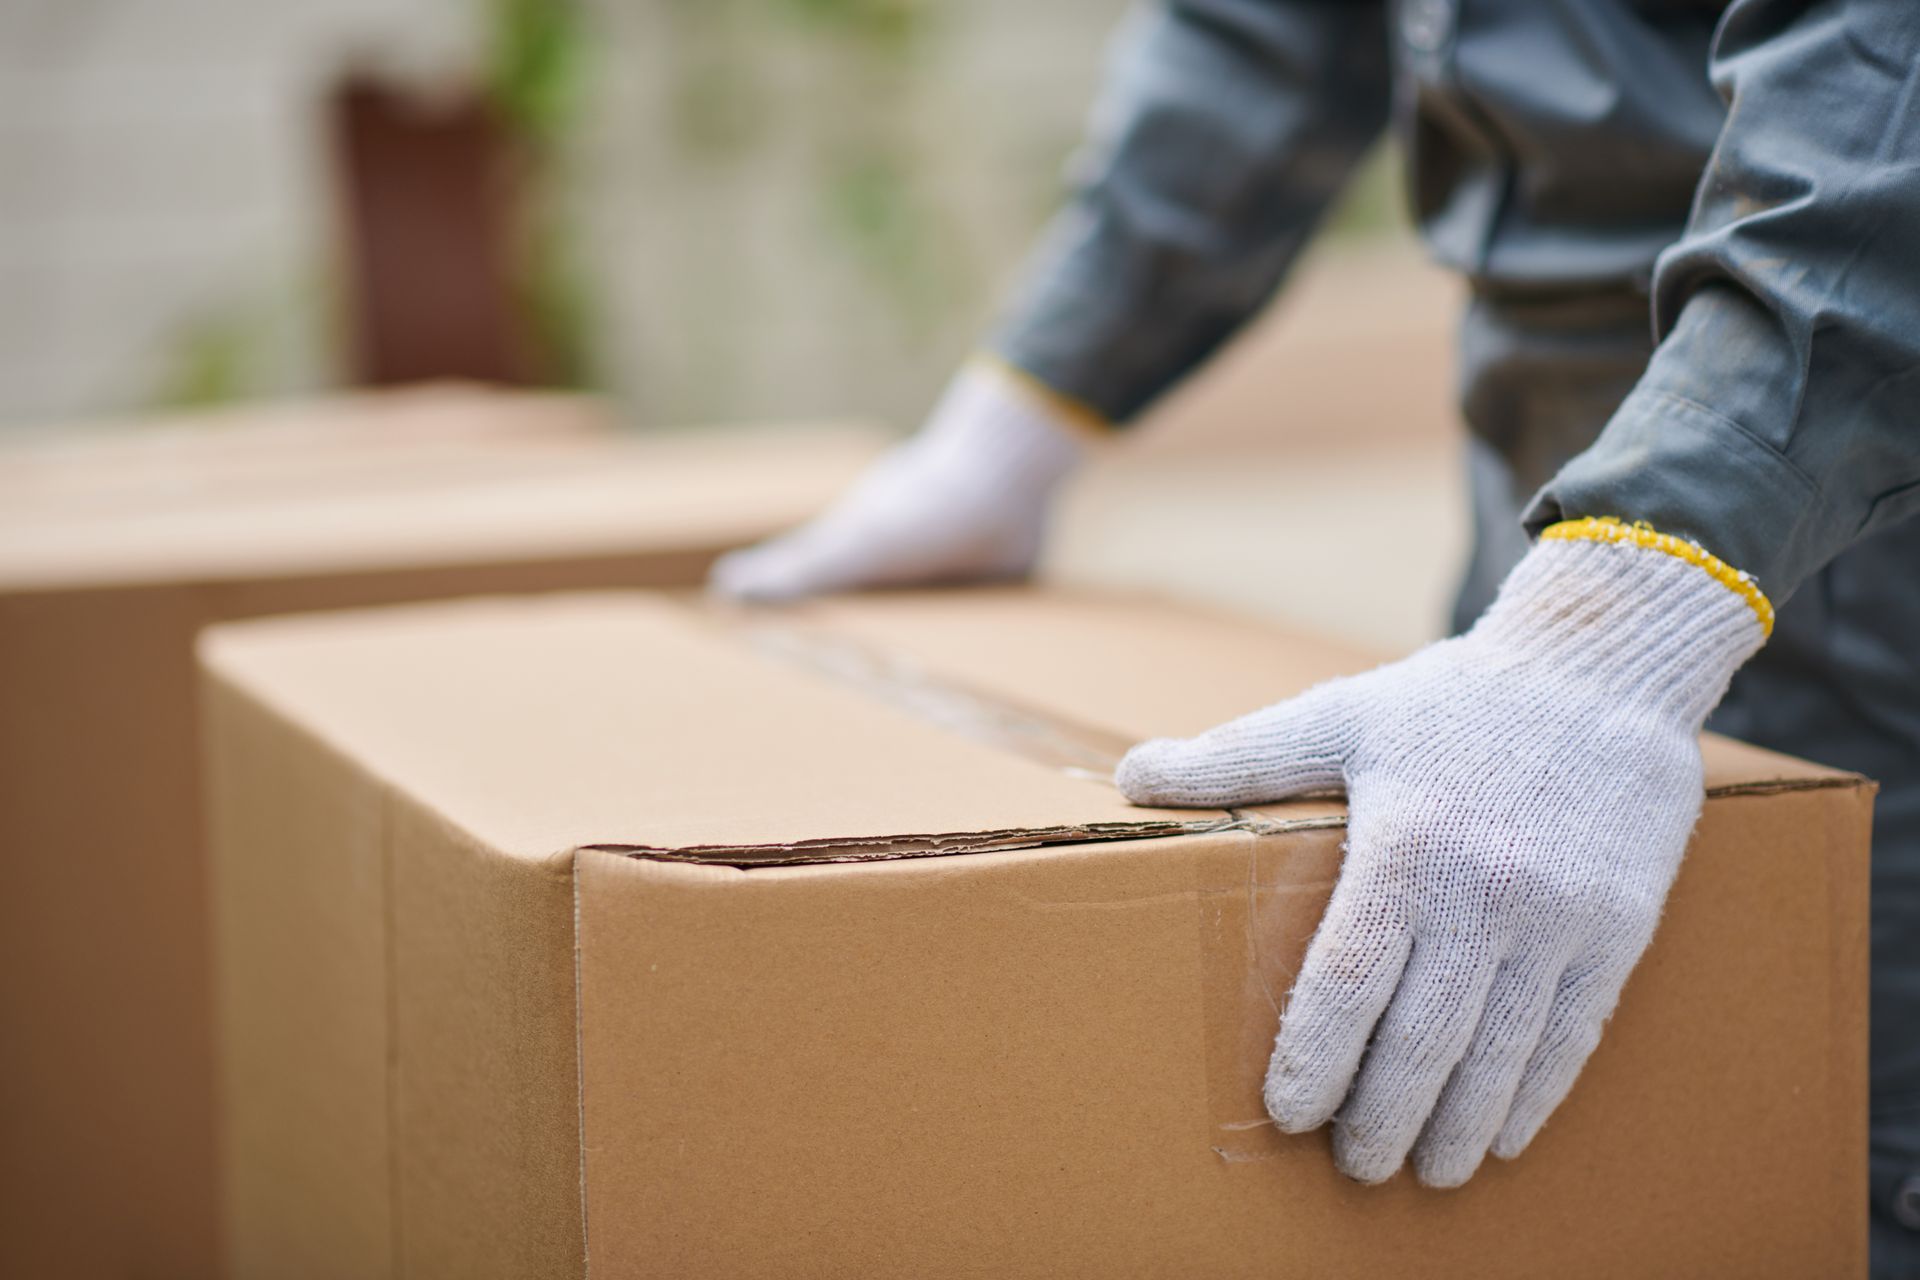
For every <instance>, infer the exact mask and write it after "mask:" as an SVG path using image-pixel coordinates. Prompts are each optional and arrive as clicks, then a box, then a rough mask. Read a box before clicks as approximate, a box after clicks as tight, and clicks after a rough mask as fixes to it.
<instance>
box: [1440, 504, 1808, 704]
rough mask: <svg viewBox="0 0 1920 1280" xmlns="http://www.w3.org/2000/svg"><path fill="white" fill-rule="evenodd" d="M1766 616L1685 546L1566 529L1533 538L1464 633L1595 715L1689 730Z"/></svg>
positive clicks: (1750, 650)
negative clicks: (1524, 665) (1664, 722)
mask: <svg viewBox="0 0 1920 1280" xmlns="http://www.w3.org/2000/svg"><path fill="white" fill-rule="evenodd" d="M1772 614H1773V609H1772V606H1771V604H1769V603H1768V601H1767V598H1766V596H1765V595H1763V594H1762V593H1761V592H1760V590H1759V588H1758V587H1757V586H1754V585H1753V583H1752V581H1751V580H1750V579H1749V578H1747V577H1746V576H1745V575H1743V574H1741V573H1740V572H1739V571H1738V570H1736V569H1733V568H1732V567H1731V566H1729V565H1727V564H1725V563H1724V562H1722V561H1721V560H1719V559H1717V558H1716V557H1714V556H1713V555H1711V554H1710V553H1709V552H1707V551H1705V550H1704V549H1702V548H1701V547H1699V546H1697V545H1695V544H1693V543H1691V542H1687V541H1685V540H1683V539H1680V538H1674V537H1671V536H1670V535H1666V534H1661V533H1659V532H1657V531H1656V530H1653V529H1650V528H1647V527H1645V526H1635V525H1628V524H1624V523H1622V522H1620V521H1618V520H1575V521H1568V522H1565V523H1564V524H1559V525H1554V526H1552V527H1551V528H1550V529H1549V530H1548V531H1547V533H1545V534H1543V535H1542V537H1541V541H1540V543H1539V544H1538V545H1537V546H1535V547H1534V549H1533V550H1532V551H1530V552H1529V553H1528V554H1527V556H1526V558H1525V559H1524V560H1522V561H1521V562H1520V564H1519V565H1518V566H1516V567H1515V569H1514V571H1513V572H1512V573H1511V574H1510V575H1508V578H1507V581H1506V582H1505V583H1504V584H1503V585H1502V586H1501V588H1500V598H1499V599H1498V600H1496V601H1495V602H1494V604H1493V606H1492V608H1490V609H1488V610H1487V613H1486V616H1485V617H1484V618H1482V619H1481V621H1480V622H1479V623H1478V624H1477V625H1476V626H1475V628H1474V631H1475V633H1476V634H1484V636H1485V638H1486V639H1487V640H1489V641H1491V642H1493V643H1495V644H1497V645H1499V646H1500V647H1501V648H1502V649H1505V650H1508V651H1510V652H1513V653H1515V654H1516V655H1523V656H1524V658H1525V660H1526V661H1528V662H1529V664H1536V663H1537V664H1540V668H1541V669H1543V670H1549V671H1553V672H1555V673H1557V674H1558V675H1559V676H1562V677H1564V678H1566V679H1567V680H1569V681H1571V682H1573V683H1575V684H1578V685H1580V686H1583V687H1585V688H1586V689H1587V691H1588V693H1589V694H1590V695H1591V696H1592V697H1593V698H1594V699H1595V700H1596V701H1597V703H1598V704H1600V705H1602V706H1606V705H1613V706H1617V707H1618V708H1619V709H1621V710H1623V711H1624V710H1627V709H1630V708H1638V709H1641V710H1645V711H1652V712H1654V713H1656V714H1658V715H1660V716H1662V717H1665V718H1668V719H1669V720H1670V722H1675V723H1678V724H1681V725H1684V726H1685V727H1687V728H1688V729H1690V730H1697V729H1698V728H1699V727H1700V724H1701V723H1702V722H1703V721H1704V720H1705V719H1706V717H1707V713H1708V712H1709V711H1711V710H1712V709H1713V707H1714V705H1715V704H1716V703H1718V702H1719V701H1720V699H1721V697H1722V696H1724V695H1725V693H1726V689H1727V683H1728V681H1730V680H1731V679H1732V678H1733V673H1734V672H1735V671H1736V670H1738V669H1739V667H1740V664H1741V663H1743V662H1745V661H1746V660H1747V659H1748V658H1749V657H1751V656H1753V654H1754V652H1755V651H1756V650H1758V649H1759V648H1760V646H1761V645H1762V644H1764V643H1765V642H1766V638H1767V630H1768V627H1769V626H1770V625H1771V622H1772Z"/></svg>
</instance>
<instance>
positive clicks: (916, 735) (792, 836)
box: [204, 590, 1851, 864]
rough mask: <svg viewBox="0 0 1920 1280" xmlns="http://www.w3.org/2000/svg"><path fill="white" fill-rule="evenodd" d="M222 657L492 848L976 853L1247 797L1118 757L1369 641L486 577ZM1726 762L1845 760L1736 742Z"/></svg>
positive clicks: (1335, 816)
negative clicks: (739, 603)
mask: <svg viewBox="0 0 1920 1280" xmlns="http://www.w3.org/2000/svg"><path fill="white" fill-rule="evenodd" d="M204 650H205V652H206V653H207V655H208V661H209V664H210V665H211V666H212V667H213V668H214V669H215V670H217V671H218V672H220V673H222V674H223V675H224V677H225V678H227V679H228V680H231V681H234V682H237V683H239V684H240V685H242V686H243V687H245V688H247V689H248V690H250V691H251V692H252V693H253V695H254V696H256V697H258V698H260V699H261V700H262V701H265V702H267V703H269V704H271V705H275V706H277V707H279V708H281V709H282V710H283V711H284V713H285V714H287V715H288V716H289V717H291V718H293V719H296V720H298V721H299V722H301V723H303V724H305V725H306V726H308V727H309V728H310V729H312V730H313V731H315V732H317V733H319V734H320V735H321V736H323V737H324V738H327V739H329V740H331V741H333V742H335V743H337V744H339V745H340V746H341V747H342V748H344V749H347V750H350V751H351V752H352V754H354V755H355V756H356V757H357V758H359V759H360V760H362V761H363V762H364V763H365V764H366V765H367V767H369V768H370V769H372V770H373V771H374V772H375V773H376V774H378V775H380V776H381V777H383V778H384V779H386V780H387V781H389V782H390V783H392V784H393V785H395V786H397V787H399V788H401V789H403V790H405V791H407V792H409V793H410V794H412V795H414V796H415V797H417V798H418V799H420V800H421V801H423V802H425V803H427V804H429V805H431V806H432V807H434V808H435V809H437V810H438V811H439V812H441V813H442V814H443V815H445V816H446V817H447V818H448V819H450V820H452V821H454V822H456V823H458V824H459V825H461V826H463V827H465V828H467V829H468V830H470V831H472V832H474V833H475V834H476V835H478V836H479V837H480V838H482V839H483V840H485V841H487V842H488V843H490V844H493V845H495V846H496V847H498V848H501V849H502V850H505V851H508V852H511V853H514V854H516V855H520V856H526V857H536V858H537V857H545V856H551V855H556V854H562V853H564V852H566V851H569V850H572V849H576V848H581V847H599V848H613V849H620V850H627V851H631V852H636V853H646V854H651V855H655V856H663V857H682V858H690V859H702V860H713V861H722V862H731V863H740V864H751V863H759V862H779V861H832V860H843V859H864V858H874V857H897V856H905V855H912V854H927V853H955V852H977V851H984V850H990V849H1005V848H1017V847H1027V846H1032V845H1036V844H1045V843H1059V842H1078V841H1086V840H1093V839H1114V838H1139V837H1147V836H1163V835H1174V834H1182V833H1189V832H1195V831H1204V830H1210V829H1217V828H1219V827H1221V826H1225V825H1229V824H1231V823H1234V822H1241V823H1273V822H1284V823H1295V822H1298V823H1311V824H1312V825H1316V826H1318V825H1328V824H1330V823H1338V822H1339V821H1340V820H1341V813H1342V811H1341V809H1340V806H1339V804H1338V802H1337V800H1326V799H1312V800H1303V801H1297V802H1293V803H1290V804H1282V805H1272V806H1263V807H1261V808H1260V809H1258V810H1254V811H1251V812H1250V813H1248V814H1228V813H1224V812H1211V811H1193V810H1153V809H1142V808H1137V807H1134V806H1132V805H1129V804H1127V803H1126V802H1125V801H1124V800H1123V799H1122V798H1121V796H1120V795H1119V794H1118V792H1116V791H1115V790H1114V789H1113V787H1112V784H1111V782H1110V781H1109V780H1108V777H1107V774H1108V771H1109V770H1110V769H1111V765H1112V762H1113V761H1114V760H1115V759H1116V758H1117V756H1118V753H1119V752H1120V751H1121V750H1123V749H1124V747H1125V746H1126V744H1127V743H1129V742H1131V741H1133V740H1135V739H1138V738H1141V737H1146V736H1152V735H1156V734H1163V733H1171V734H1184V733H1190V732H1193V731H1196V730H1198V729H1200V728H1204V727H1206V725H1208V724H1210V723H1212V722H1214V721H1215V720H1218V719H1220V718H1221V717H1223V716H1225V715H1230V714H1232V713H1233V712H1234V711H1235V710H1241V709H1245V708H1248V707H1252V706H1258V705H1260V704H1262V703H1263V702H1267V701H1271V700H1273V699H1276V698H1281V697H1286V696H1288V695H1290V694H1292V693H1294V692H1297V691H1298V690H1300V689H1302V688H1304V687H1306V686H1307V685H1309V684H1311V683H1313V682H1314V681H1316V680H1319V679H1324V678H1326V677H1327V676H1330V675H1333V674H1337V673H1339V672H1340V671H1341V670H1358V669H1362V668H1364V667H1365V666H1366V665H1368V659H1367V658H1365V657H1363V656H1361V655H1355V654H1346V653H1344V652H1343V651H1342V650H1340V649H1338V648H1337V647H1333V646H1329V645H1326V644H1324V643H1321V642H1316V641H1306V640H1301V639H1298V638H1295V637H1289V636H1286V635H1284V634H1283V633H1280V632H1278V631H1276V630H1274V629H1272V628H1269V627H1265V626H1262V625H1259V624H1256V623H1250V622H1241V621H1234V620H1230V619H1227V618H1223V617H1220V616H1217V615H1213V614H1209V613H1205V612H1200V611H1194V610H1188V609H1184V608H1180V607H1176V606H1169V605H1165V604H1159V603H1151V602H1141V601H1138V600H1133V601H1128V600H1125V599H1121V598H1115V597H1097V596H1085V595H1075V594H1059V593H1042V592H1031V591H1018V590H1009V591H981V592H965V593H946V594H941V595H918V596H916V595H899V596H890V597H873V598H869V599H865V600H860V601H844V602H835V603H832V604H826V605H821V606H818V607H814V608H808V609H801V610H793V611H783V612H780V613H776V614H765V613H748V614H745V615H729V614H718V613H715V612H712V611H709V610H705V609H702V608H700V607H699V606H697V605H695V604H693V603H691V602H682V601H676V600H672V599H668V598H663V597H657V596H641V595H592V596H570V597H561V598H545V599H536V600H511V601H501V600H494V601H469V602H463V603H458V604H451V605H428V606H415V607H407V608H401V609H391V610H383V611H372V612H366V613H357V614H341V615H330V616H323V617H317V618H292V619H278V620H269V621H265V622H253V623H243V624H239V625H236V626H230V627H223V628H219V629H216V630H215V631H214V632H212V633H209V638H208V640H207V641H206V642H205V645H204ZM1709 761H1710V770H1711V781H1712V784H1713V785H1714V786H1715V787H1717V788H1720V789H1741V788H1769V787H1779V786H1786V785H1817V784H1821V783H1826V782H1847V781H1850V780H1851V779H1850V776H1849V775H1845V774H1840V773H1836V772H1834V771H1832V770H1824V769H1820V768H1819V767H1817V766H1813V765H1807V764H1804V763H1803V762H1800V761H1796V760H1790V759H1788V758H1786V757H1781V756H1775V755H1773V754H1771V753H1768V752H1762V751H1758V750H1757V749H1754V748H1748V747H1743V746H1740V745H1738V744H1726V743H1720V742H1717V741H1716V742H1714V743H1713V744H1712V745H1711V746H1710V747H1709Z"/></svg>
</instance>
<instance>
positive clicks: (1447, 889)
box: [1116, 520, 1772, 1187]
mask: <svg viewBox="0 0 1920 1280" xmlns="http://www.w3.org/2000/svg"><path fill="white" fill-rule="evenodd" d="M1771 622H1772V609H1771V606H1770V605H1768V603H1767V601H1766V597H1765V596H1763V595H1761V594H1760V592H1759V591H1758V589H1757V588H1756V587H1754V586H1753V584H1752V583H1751V582H1749V581H1748V580H1747V579H1746V578H1745V577H1744V575H1740V574H1738V573H1737V572H1735V571H1734V570H1732V569H1730V568H1728V567H1727V566H1726V565H1724V564H1722V563H1721V562H1720V561H1718V560H1716V559H1714V558H1713V557H1711V556H1709V555H1707V554H1706V553H1705V552H1703V551H1701V550H1700V549H1699V548H1698V547H1697V546H1695V545H1693V544H1691V543H1685V542H1681V541H1679V540H1678V539H1674V538H1669V537H1664V536H1662V535H1659V534H1656V533H1654V532H1653V531H1652V530H1649V529H1646V528H1645V527H1644V526H1641V527H1629V526H1626V525H1623V524H1620V523H1619V522H1617V521H1604V520H1603V521H1596V520H1585V521H1570V522H1567V523H1565V524H1561V525H1556V526H1554V527H1553V528H1552V529H1549V530H1548V531H1547V533H1546V534H1545V535H1543V537H1542V540H1541V542H1540V543H1539V545H1537V546H1536V547H1535V548H1534V549H1533V550H1532V551H1531V552H1530V553H1529V554H1528V555H1527V557H1526V558H1525V560H1523V561H1522V562H1521V563H1520V565H1519V566H1518V567H1517V568H1516V569H1515V570H1514V571H1513V573H1512V574H1511V575H1510V576H1509V577H1508V579H1507V581H1506V583H1505V584H1504V586H1503V587H1502V589H1501V592H1500V597H1499V599H1498V600H1497V601H1496V602H1495V604H1494V605H1493V607H1492V608H1491V609H1490V610H1488V612H1487V613H1486V615H1485V616H1484V617H1483V618H1482V619H1481V620H1480V622H1479V623H1478V625H1476V626H1475V627H1474V628H1473V630H1472V631H1471V632H1469V633H1468V634H1466V635H1464V636H1460V637H1457V638H1454V639H1450V640H1443V641H1441V642H1439V643H1438V644H1434V645H1432V646H1430V647H1428V648H1427V649H1424V650H1422V651H1421V652H1419V653H1417V654H1415V655H1413V656H1412V657H1410V658H1408V659H1406V660H1404V661H1402V662H1398V663H1395V664H1393V665H1390V666H1386V667H1382V668H1380V669H1378V670H1375V671H1371V672H1368V673H1366V674H1364V675H1359V676H1353V677H1349V678H1345V679H1339V680H1333V681H1330V682H1328V683H1326V684H1322V685H1319V686H1317V687H1315V688H1313V689H1310V690H1308V691H1307V692H1306V693H1304V694H1302V695H1300V696H1299V697H1297V698H1294V699H1292V700H1290V701H1287V702H1282V703H1279V704H1277V705H1275V706H1272V707H1268V708H1267V709H1265V710H1264V711H1257V712H1254V713H1253V714H1252V715H1248V716H1244V717H1242V718H1240V719H1238V720H1234V721H1231V722H1229V723H1227V724H1224V725H1221V726H1219V727H1218V728H1215V729H1212V730H1210V731H1209V732H1207V733H1203V734H1201V735H1200V736H1198V737H1196V738H1190V739H1186V740H1172V739H1157V740H1154V741H1150V742H1146V743H1142V744H1141V745H1139V746H1137V747H1135V748H1134V749H1133V750H1132V751H1131V752H1129V753H1128V754H1127V756H1126V757H1125V759H1124V760H1123V761H1122V762H1121V764H1120V768H1119V771H1118V774H1117V778H1116V780H1117V782H1118V784H1119V786H1120V789H1121V790H1122V791H1123V792H1124V793H1125V794H1126V796H1127V798H1128V799H1129V800H1132V801H1134V802H1135V803H1138V804H1146V805H1192V806H1201V807H1207V808H1221V807H1227V806H1233V805H1245V804H1253V803H1258V802H1262V801H1268V800H1277V799H1280V798H1282V797H1285V796H1291V795H1297V794H1299V793H1301V792H1305V791H1313V790H1322V789H1332V788H1337V787H1340V786H1342V785H1343V784H1344V786H1345V788H1346V791H1347V796H1348V802H1349V820H1348V838H1347V846H1346V857H1345V862H1344V864H1343V867H1342V870H1341V874H1340V880H1339V883H1338V885H1337V886H1336V887H1335V889H1334V893H1333V898H1332V900H1331V902H1330V903H1329V904H1328V907H1327V912H1326V915H1325V917H1324V918H1323V920H1322V922H1321V924H1320V927H1319V929H1318V931H1317V932H1316V933H1315V935H1314V938H1313V942H1312V945H1311V946H1310V947H1309V949H1308V952H1307V956H1306V960H1305V962H1304V964H1303V965H1302V967H1301V970H1300V973H1299V976H1298V978H1297V980H1296V982H1295V984H1294V987H1293V991H1292V994H1291V997H1290V999H1289V1001H1288V1004H1287V1008H1286V1013H1285V1015H1284V1017H1283V1018H1282V1021H1281V1027H1280V1033H1279V1037H1278V1039H1277V1040H1276V1042H1275V1044H1274V1050H1273V1058H1272V1062H1271V1064H1270V1065H1269V1067H1268V1071H1267V1082H1266V1104H1267V1110H1268V1111H1269V1112H1270V1113H1271V1114H1272V1116H1273V1119H1274V1122H1275V1123H1276V1124H1278V1125H1279V1126H1280V1128H1282V1129H1284V1130H1286V1131H1287V1132H1289V1133H1298V1132H1302V1131H1305V1130H1308V1129H1312V1128H1314V1127H1315V1126H1317V1125H1320V1124H1323V1123H1325V1122H1326V1121H1327V1120H1328V1119H1330V1118H1333V1117H1334V1116H1335V1114H1336V1112H1337V1113H1338V1119H1337V1122H1336V1124H1335V1128H1334V1135H1333V1145H1334V1155H1335V1159H1336V1162H1337V1163H1338V1165H1339V1167H1340V1169H1341V1170H1342V1171H1343V1172H1345V1173H1346V1174H1348V1175H1349V1176H1351V1177H1354V1178H1357V1179H1359V1180H1361V1181H1363V1182H1378V1181H1380V1180H1382V1179H1385V1178H1387V1177H1389V1176H1391V1175H1392V1174H1393V1173H1394V1171H1395V1170H1397V1169H1398V1168H1399V1167H1400V1165H1401V1163H1402V1161H1403V1160H1405V1158H1406V1156H1407V1153H1408V1151H1409V1149H1411V1150H1412V1152H1413V1160H1414V1166H1415V1169H1416V1171H1417V1173H1418V1174H1419V1177H1420V1180H1421V1181H1422V1182H1425V1183H1427V1184H1429V1185H1431V1186H1440V1187H1451V1186H1457V1185H1459V1184H1460V1183H1462V1182H1465V1181H1466V1180H1467V1178H1468V1177H1470V1176H1471V1175H1472V1173H1473V1171H1474V1170H1475V1169H1476V1168H1478V1167H1479V1165H1480V1161H1481V1159H1482V1158H1483V1157H1484V1155H1485V1153H1486V1152H1487V1151H1488V1150H1489V1149H1491V1150H1492V1151H1493V1153H1494V1154H1495V1155H1498V1156H1501V1157H1503V1158H1507V1159H1511V1158H1512V1157H1514V1156H1517V1155H1519V1154H1520V1152H1521V1151H1522V1150H1523V1149H1524V1148H1525V1147H1526V1146H1527V1144H1528V1143H1529V1142H1531V1141H1532V1140H1533V1137H1534V1135H1535V1133H1537V1132H1538V1131H1539V1129H1540V1126H1541V1125H1542V1124H1543V1123H1544V1122H1545V1121H1546V1119H1547V1116H1548V1114H1549V1113H1551V1112H1552V1111H1553V1109H1554V1108H1555V1107H1556V1106H1558V1105H1559V1103H1560V1100H1561V1099H1562V1098H1563V1097H1565V1096H1566V1093H1567V1091H1568V1089H1569V1088H1571V1087H1572V1085H1573V1081H1574V1077H1575V1076H1576V1075H1578V1074H1579V1071H1580V1068H1581V1066H1582V1065H1584V1063H1585V1062H1586V1060H1587V1056H1588V1055H1589V1054H1590V1053H1591V1052H1592V1051H1593V1048H1594V1046H1595V1045H1596V1044H1597V1043H1598V1042H1599V1038H1600V1031H1601V1027H1602V1026H1603V1025H1604V1024H1605V1022H1606V1020H1607V1018H1608V1016H1609V1015H1610V1014H1611V1013H1612V1011H1613V1008H1614V1005H1615V1003H1616V1001H1617V1000H1618V998H1619V995H1620V989H1621V986H1622V985H1623V984H1624V983H1625V982H1626V979H1627V975H1628V973H1629V972H1630V971H1631V970H1632V968H1633V966H1634V964H1635V962H1636V961H1638V959H1639V958H1640V954H1641V952H1642V951H1644V950H1645V949H1646V946H1647V943H1648V941H1649V940H1650V939H1651V938H1652V936H1653V930H1654V925H1655V924H1656V923H1657V922H1658V920H1659V917H1660V909H1661V904H1662V902H1663V901H1664V900H1665V898H1666V895H1667V889H1668V887H1669V885H1671V883H1672V882H1673V878H1674V874H1675V872H1676V871H1677V870H1678V868H1679V865H1680V857H1681V853H1682V852H1683V850H1684V849H1685V847H1686V843H1687V838H1688V836H1689V834H1690V833H1691V831H1692V829H1693V825H1694V822H1695V821H1696V820H1697V819H1698V817H1699V814H1700V805H1701V801H1702V785H1701V763H1700V751H1699V745H1698V742H1697V739H1696V735H1697V734H1698V732H1699V730H1700V726H1701V722H1702V721H1703V720H1704V719H1705V718H1706V715H1707V713H1708V711H1710V710H1711V709H1712V708H1713V706H1714V704H1715V703H1716V702H1718V701H1719V700H1720V698H1721V696H1722V695H1723V694H1724V693H1725V691H1726V687H1727V682H1728V680H1729V678H1730V677H1731V676H1732V674H1733V672H1734V670H1735V668H1737V667H1738V666H1739V665H1740V664H1741V663H1742V662H1744V661H1745V660H1746V659H1747V657H1749V656H1750V655H1751V654H1752V653H1753V652H1754V651H1755V650H1756V649H1758V648H1759V647H1760V645H1761V644H1762V642H1763V641H1764V639H1765V637H1766V634H1767V631H1768V630H1769V628H1770V627H1771Z"/></svg>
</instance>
